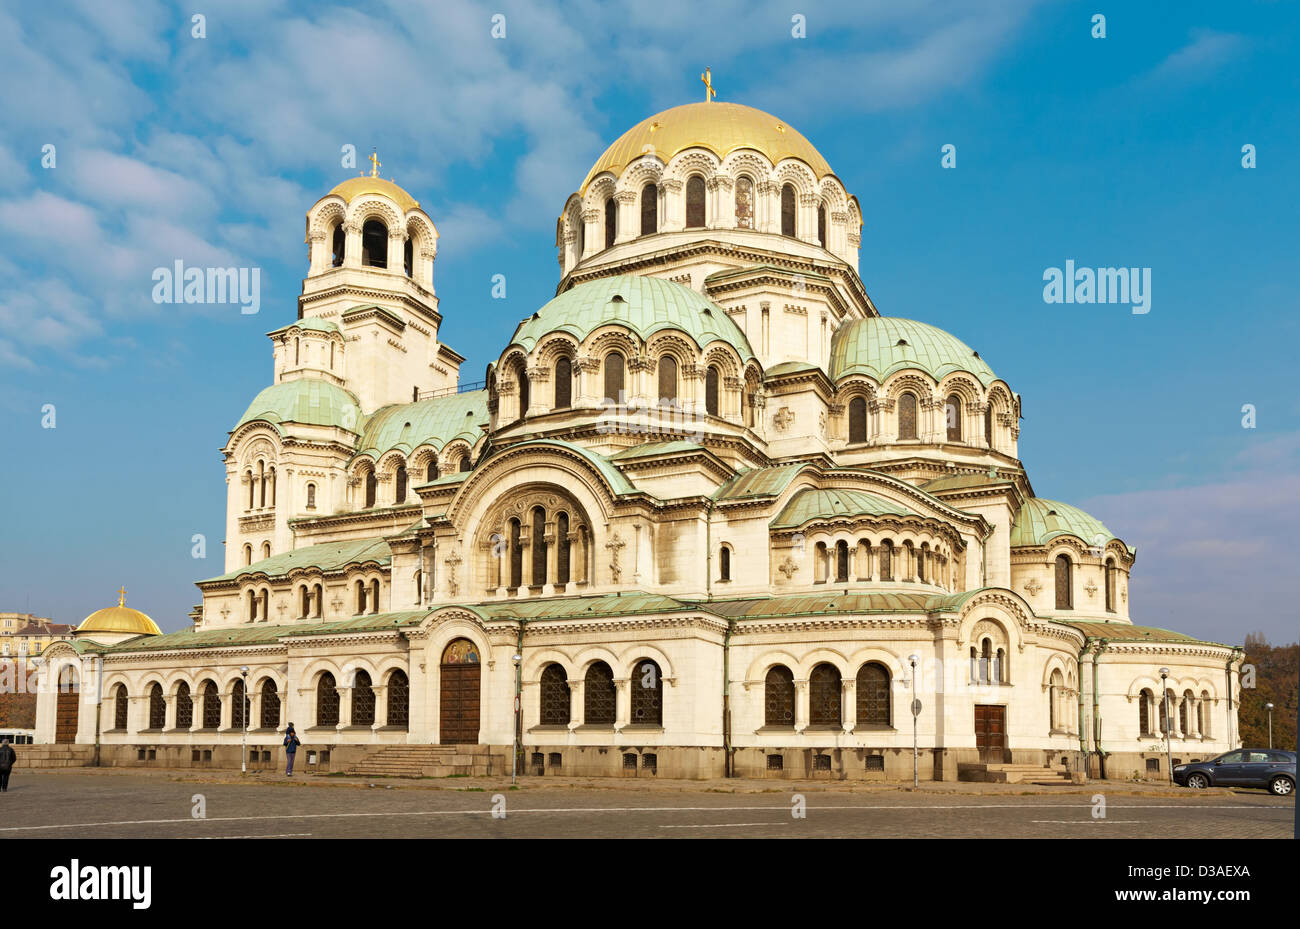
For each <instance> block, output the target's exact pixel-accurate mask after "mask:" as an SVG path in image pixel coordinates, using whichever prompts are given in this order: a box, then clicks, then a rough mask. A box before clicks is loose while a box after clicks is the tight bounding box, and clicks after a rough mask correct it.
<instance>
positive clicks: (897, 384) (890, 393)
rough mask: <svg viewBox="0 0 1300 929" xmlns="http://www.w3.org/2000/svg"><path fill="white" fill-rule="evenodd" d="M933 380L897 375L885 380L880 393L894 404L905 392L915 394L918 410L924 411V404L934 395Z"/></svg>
mask: <svg viewBox="0 0 1300 929" xmlns="http://www.w3.org/2000/svg"><path fill="white" fill-rule="evenodd" d="M934 387H935V384H934V379H933V378H930V377H926V376H922V375H920V374H913V373H899V374H894V375H891V376H890V377H888V378H886V379H885V383H884V384H883V385H882V389H881V393H882V394H883V395H884V396H886V397H888V398H889V399H890V400H893V401H894V402H898V398H899V397H900V396H901V395H902V394H903V393H905V392H907V391H911V392H912V393H914V394H916V401H917V408H918V410H920V409H924V402H925V401H926V400H929V399H930V398H931V397H932V396H933V395H934Z"/></svg>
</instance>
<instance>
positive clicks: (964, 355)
mask: <svg viewBox="0 0 1300 929" xmlns="http://www.w3.org/2000/svg"><path fill="white" fill-rule="evenodd" d="M905 368H919V369H920V370H922V371H924V372H926V373H927V374H929V375H930V376H931V377H933V378H934V379H935V380H936V381H937V380H942V379H943V378H944V377H946V376H947V375H948V374H950V373H951V372H953V371H965V372H967V373H969V374H972V375H974V377H975V378H976V379H978V380H979V382H980V383H981V384H983V385H984V386H985V387H987V386H988V385H989V384H991V383H993V381H994V380H995V378H996V376H995V375H994V373H993V369H992V368H990V367H989V366H988V365H987V364H985V362H984V359H982V358H980V357H979V356H978V355H976V354H975V352H974V350H973V349H972V348H971V347H970V346H969V345H967V344H966V343H965V342H963V341H961V340H960V339H958V338H957V337H956V336H954V335H951V334H949V333H947V332H944V331H943V330H942V329H938V328H936V327H934V326H928V325H926V324H925V323H918V322H916V321H915V320H911V319H899V318H897V317H894V316H881V317H871V318H869V319H855V320H853V321H852V322H849V323H845V324H844V325H843V326H841V327H840V328H839V329H838V330H837V331H836V333H835V335H834V337H833V338H832V339H831V379H832V380H836V381H838V380H839V379H840V378H842V377H844V376H845V375H847V374H865V375H867V376H868V377H871V378H874V379H875V380H876V381H877V382H882V381H884V380H885V378H887V377H889V375H891V374H893V373H894V372H895V371H902V370H904V369H905Z"/></svg>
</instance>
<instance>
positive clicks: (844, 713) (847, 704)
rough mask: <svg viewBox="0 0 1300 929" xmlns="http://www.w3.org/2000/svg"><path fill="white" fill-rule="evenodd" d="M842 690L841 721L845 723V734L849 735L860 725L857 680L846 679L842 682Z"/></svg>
mask: <svg viewBox="0 0 1300 929" xmlns="http://www.w3.org/2000/svg"><path fill="white" fill-rule="evenodd" d="M840 689H841V694H840V719H841V720H842V721H843V723H844V731H845V733H849V732H852V731H853V728H854V727H855V726H857V724H858V681H857V678H852V677H846V678H844V679H843V680H841V681H840Z"/></svg>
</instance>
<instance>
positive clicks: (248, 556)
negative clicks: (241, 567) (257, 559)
mask: <svg viewBox="0 0 1300 929" xmlns="http://www.w3.org/2000/svg"><path fill="white" fill-rule="evenodd" d="M252 563H253V546H251V545H247V544H246V545H245V546H244V564H245V565H250V564H252Z"/></svg>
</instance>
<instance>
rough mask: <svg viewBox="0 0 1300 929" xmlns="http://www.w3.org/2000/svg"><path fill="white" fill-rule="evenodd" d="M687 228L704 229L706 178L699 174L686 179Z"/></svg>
mask: <svg viewBox="0 0 1300 929" xmlns="http://www.w3.org/2000/svg"><path fill="white" fill-rule="evenodd" d="M686 228H687V229H703V228H704V178H702V177H700V176H699V175H698V174H692V175H691V176H690V177H689V178H687V179H686Z"/></svg>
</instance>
